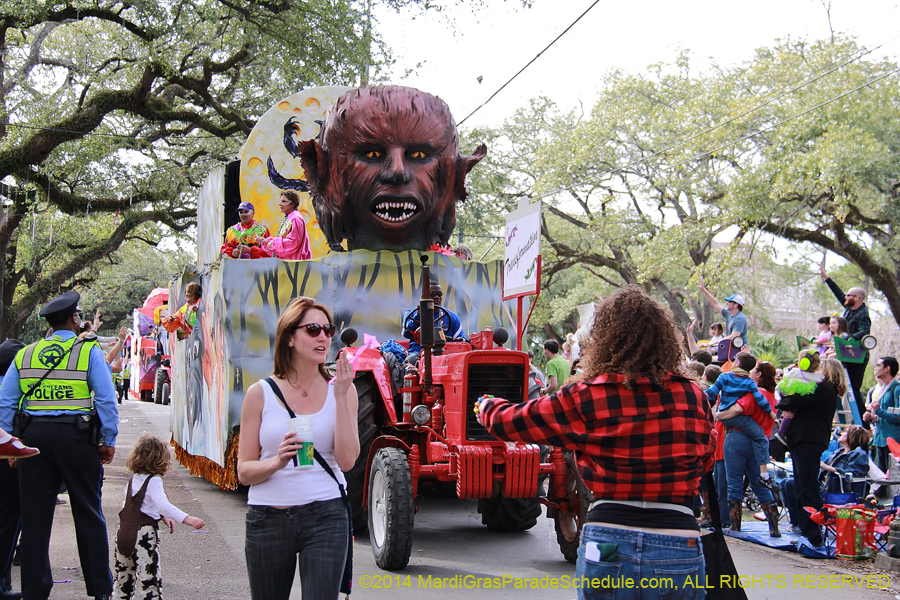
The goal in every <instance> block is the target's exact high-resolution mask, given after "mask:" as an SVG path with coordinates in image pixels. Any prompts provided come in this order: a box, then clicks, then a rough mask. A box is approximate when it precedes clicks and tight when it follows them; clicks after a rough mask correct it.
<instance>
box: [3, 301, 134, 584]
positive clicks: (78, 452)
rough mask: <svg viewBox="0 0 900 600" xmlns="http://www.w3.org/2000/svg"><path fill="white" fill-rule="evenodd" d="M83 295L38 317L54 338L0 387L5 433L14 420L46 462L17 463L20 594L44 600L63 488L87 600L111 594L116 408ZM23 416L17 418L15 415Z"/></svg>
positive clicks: (27, 352)
mask: <svg viewBox="0 0 900 600" xmlns="http://www.w3.org/2000/svg"><path fill="white" fill-rule="evenodd" d="M80 299H81V296H80V295H79V294H78V292H66V293H65V294H62V295H61V296H59V297H58V298H56V299H55V300H53V301H52V302H49V303H48V304H47V305H46V306H44V308H43V309H42V310H41V312H40V315H41V316H42V317H44V318H45V319H47V322H48V323H49V324H50V327H52V328H53V335H51V336H49V337H47V338H46V339H43V340H40V341H38V342H35V343H34V344H31V345H30V346H26V347H25V348H23V349H22V350H20V351H19V352H18V353H17V354H16V358H15V361H14V362H13V364H12V366H10V368H9V371H7V373H6V377H5V378H4V380H3V384H2V386H0V427H2V428H4V429H10V428H12V426H13V420H14V417H15V419H16V420H17V422H18V425H19V429H20V430H21V435H20V437H21V438H22V439H23V441H24V442H25V443H27V444H29V445H33V446H37V447H38V448H40V449H41V454H40V455H38V456H36V457H34V458H29V459H28V460H25V461H20V462H19V485H20V490H21V501H22V509H23V510H22V542H21V549H20V554H21V557H22V592H23V593H24V595H25V598H28V600H47V598H48V597H49V596H50V589H51V588H52V587H53V578H52V575H51V571H50V530H51V528H52V526H53V512H54V509H55V508H56V493H57V491H58V490H59V486H60V483H61V482H62V481H64V482H65V484H66V487H67V488H68V489H69V499H70V500H71V504H72V517H73V519H74V520H75V534H76V537H77V541H78V556H79V558H80V560H81V571H82V574H83V575H84V582H85V587H86V588H87V594H88V596H92V597H94V598H97V599H108V598H109V596H110V594H111V593H112V573H111V572H110V570H109V540H108V539H107V535H106V521H105V520H104V518H103V510H102V508H101V504H100V486H101V483H102V468H101V464H108V463H110V462H112V459H113V455H114V454H115V451H116V449H115V445H116V435H117V433H118V428H117V422H118V418H119V416H118V407H117V405H116V393H115V388H114V387H113V383H112V377H111V376H110V370H109V367H108V365H107V363H106V359H105V357H104V356H103V352H102V351H101V350H100V346H99V345H98V344H97V342H96V339H95V338H94V337H93V336H89V337H87V338H84V339H80V338H78V337H77V334H78V333H79V332H80V331H81V311H80V310H79V309H78V301H79V300H80ZM19 409H21V410H20V412H19V414H18V415H17V414H16V411H17V410H19Z"/></svg>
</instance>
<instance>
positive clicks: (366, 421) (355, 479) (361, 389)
mask: <svg viewBox="0 0 900 600" xmlns="http://www.w3.org/2000/svg"><path fill="white" fill-rule="evenodd" d="M353 384H354V385H355V386H356V394H357V395H358V396H359V408H358V409H357V412H356V424H357V431H358V432H359V456H358V457H357V459H356V463H355V464H354V465H353V468H352V469H350V470H349V471H347V472H346V473H344V476H345V477H346V479H347V496H349V498H350V506H351V507H352V509H353V532H354V533H362V532H364V531H365V530H366V527H367V526H368V516H367V514H366V509H365V508H364V507H363V490H365V489H366V475H367V473H366V461H367V460H368V459H369V448H371V447H372V441H373V440H374V439H375V437H376V434H377V433H378V427H377V426H376V425H375V402H376V398H377V397H376V394H379V391H378V386H377V384H376V383H375V377H374V376H373V375H372V373H370V372H368V371H365V372H360V373H359V374H358V375H357V376H356V378H355V379H354V380H353Z"/></svg>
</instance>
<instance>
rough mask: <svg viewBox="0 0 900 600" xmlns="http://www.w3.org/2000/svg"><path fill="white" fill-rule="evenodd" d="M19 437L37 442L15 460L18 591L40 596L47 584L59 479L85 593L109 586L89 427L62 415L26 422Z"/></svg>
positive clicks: (96, 457)
mask: <svg viewBox="0 0 900 600" xmlns="http://www.w3.org/2000/svg"><path fill="white" fill-rule="evenodd" d="M21 437H22V441H23V442H24V443H26V444H27V445H29V446H35V447H37V448H40V450H41V453H40V454H39V455H38V456H35V457H33V458H29V459H27V460H21V461H19V487H20V493H21V501H22V507H23V508H24V510H23V511H22V544H21V556H22V593H23V594H24V596H25V598H28V600H46V599H47V598H48V597H49V596H50V589H51V588H52V587H53V577H52V574H51V572H50V530H51V528H52V527H53V512H54V511H55V510H56V494H57V492H58V491H59V486H60V483H61V482H65V484H66V487H67V488H68V489H69V502H70V505H71V507H72V518H73V519H74V521H75V537H76V540H77V544H78V557H79V559H80V561H81V572H82V574H83V575H84V582H85V587H86V588H87V595H88V596H101V595H104V594H110V593H111V592H112V573H111V572H110V569H109V540H108V538H107V535H106V520H105V519H104V518H103V510H102V507H101V503H100V488H101V485H102V471H101V467H100V454H99V453H98V452H97V447H96V446H94V445H92V444H91V443H90V433H89V432H80V431H78V430H77V429H75V425H74V424H72V423H71V421H69V422H65V420H60V422H54V423H49V422H32V423H31V424H30V425H29V426H28V428H27V429H26V430H25V432H24V433H23V434H22V436H21Z"/></svg>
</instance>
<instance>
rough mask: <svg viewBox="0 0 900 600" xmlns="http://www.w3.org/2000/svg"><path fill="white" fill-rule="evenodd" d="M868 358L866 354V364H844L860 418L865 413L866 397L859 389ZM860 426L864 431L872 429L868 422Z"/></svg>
mask: <svg viewBox="0 0 900 600" xmlns="http://www.w3.org/2000/svg"><path fill="white" fill-rule="evenodd" d="M868 358H869V355H868V353H866V362H862V363H849V362H848V363H844V366H845V367H846V368H847V376H848V377H849V378H850V387H851V388H853V396H854V397H855V398H856V406H857V408H859V416H860V417H862V416H863V414H865V412H866V397H865V396H863V394H862V392H861V391H860V388H861V387H862V382H863V377H864V376H865V374H866V366H867V365H868V362H869V360H868ZM862 426H863V427H865V428H866V429H871V428H872V424H871V423H870V422H869V421H863V422H862Z"/></svg>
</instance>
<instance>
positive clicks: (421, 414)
mask: <svg viewBox="0 0 900 600" xmlns="http://www.w3.org/2000/svg"><path fill="white" fill-rule="evenodd" d="M412 419H413V421H414V422H415V423H416V425H427V424H428V423H429V422H431V409H430V408H428V407H427V406H425V405H424V404H420V405H418V406H416V407H415V408H413V409H412Z"/></svg>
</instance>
